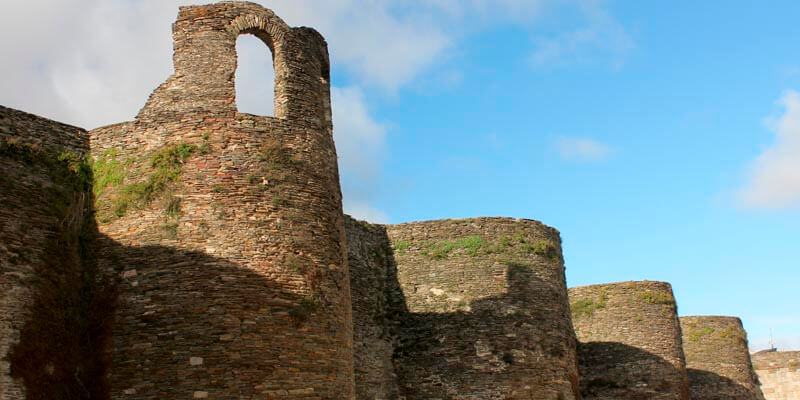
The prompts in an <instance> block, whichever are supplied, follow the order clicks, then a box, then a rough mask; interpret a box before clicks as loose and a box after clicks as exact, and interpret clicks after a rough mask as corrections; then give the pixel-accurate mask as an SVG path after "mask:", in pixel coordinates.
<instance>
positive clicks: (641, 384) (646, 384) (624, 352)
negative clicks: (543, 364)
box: [569, 281, 689, 400]
mask: <svg viewBox="0 0 800 400" xmlns="http://www.w3.org/2000/svg"><path fill="white" fill-rule="evenodd" d="M569 299H570V306H571V308H572V321H573V324H574V326H575V334H576V335H577V337H578V342H579V344H578V360H579V365H580V376H581V394H582V395H583V398H584V400H587V399H588V400H592V399H597V400H612V399H629V398H630V399H633V398H647V399H657V400H689V388H688V378H687V375H686V364H685V360H684V355H683V348H682V347H681V327H680V323H679V321H678V314H677V307H676V305H675V298H674V297H673V295H672V287H671V286H670V284H669V283H665V282H652V281H640V282H620V283H611V284H602V285H591V286H580V287H574V288H570V289H569Z"/></svg>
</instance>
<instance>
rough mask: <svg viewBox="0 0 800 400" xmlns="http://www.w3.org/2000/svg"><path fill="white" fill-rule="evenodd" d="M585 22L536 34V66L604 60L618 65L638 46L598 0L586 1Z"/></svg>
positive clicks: (590, 62) (605, 62)
mask: <svg viewBox="0 0 800 400" xmlns="http://www.w3.org/2000/svg"><path fill="white" fill-rule="evenodd" d="M581 9H582V14H583V16H584V19H585V21H586V22H585V25H584V26H581V27H579V28H577V29H574V30H571V31H567V32H561V33H557V34H554V35H551V36H539V37H536V38H534V45H535V49H534V51H533V53H531V55H530V61H531V63H532V64H533V65H534V66H537V67H552V66H560V65H567V64H595V63H598V62H599V63H602V64H607V65H609V66H611V68H614V69H619V68H621V67H622V65H623V64H624V63H625V60H626V58H627V55H628V53H629V52H630V51H631V50H633V49H634V48H635V44H634V41H633V39H632V38H631V37H630V35H629V34H628V32H627V31H626V30H625V28H624V27H623V26H622V25H621V24H620V23H619V22H618V21H616V20H615V19H614V18H613V17H611V16H610V15H609V14H608V12H607V11H606V10H605V9H603V8H601V7H600V6H598V3H596V2H589V3H585V4H583V7H582V8H581Z"/></svg>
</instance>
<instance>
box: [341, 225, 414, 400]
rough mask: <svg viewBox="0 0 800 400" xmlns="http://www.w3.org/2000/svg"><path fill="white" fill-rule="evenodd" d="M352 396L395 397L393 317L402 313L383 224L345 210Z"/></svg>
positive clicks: (400, 299)
mask: <svg viewBox="0 0 800 400" xmlns="http://www.w3.org/2000/svg"><path fill="white" fill-rule="evenodd" d="M345 231H346V232H347V256H348V265H349V267H350V288H351V293H352V298H353V365H354V369H355V380H356V398H357V399H363V400H375V399H397V398H398V396H399V387H398V382H397V374H396V372H395V365H394V360H393V356H394V350H395V345H396V340H395V338H396V336H397V335H396V331H397V329H396V328H397V326H396V325H397V321H398V319H399V318H400V317H402V316H404V315H406V314H407V312H406V310H405V303H404V302H403V297H402V292H400V287H399V284H398V282H397V266H396V264H395V262H394V256H393V255H392V248H391V245H390V243H389V237H388V236H387V234H386V227H384V226H382V225H373V224H370V223H367V222H363V221H357V220H355V219H353V218H350V217H348V216H345Z"/></svg>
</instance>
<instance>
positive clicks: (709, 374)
mask: <svg viewBox="0 0 800 400" xmlns="http://www.w3.org/2000/svg"><path fill="white" fill-rule="evenodd" d="M681 331H682V332H683V353H684V355H685V356H686V368H687V372H688V374H689V390H690V392H691V398H692V400H711V399H731V400H763V399H764V395H763V394H762V393H761V389H760V388H759V386H758V378H757V377H756V374H755V372H754V371H753V365H752V363H751V361H750V351H749V350H748V347H747V333H746V332H745V331H744V327H743V326H742V321H741V320H740V319H739V318H737V317H725V316H691V317H681Z"/></svg>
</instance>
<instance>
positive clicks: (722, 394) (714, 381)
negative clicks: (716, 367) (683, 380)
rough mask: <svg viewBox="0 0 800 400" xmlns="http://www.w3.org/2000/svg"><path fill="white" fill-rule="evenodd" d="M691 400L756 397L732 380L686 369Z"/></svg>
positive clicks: (748, 398) (739, 399)
mask: <svg viewBox="0 0 800 400" xmlns="http://www.w3.org/2000/svg"><path fill="white" fill-rule="evenodd" d="M686 372H687V373H688V374H689V390H690V392H691V398H692V400H756V399H758V397H757V396H756V394H754V393H753V392H752V391H751V390H749V389H748V388H747V387H745V386H743V385H741V384H739V383H738V382H736V381H734V380H733V379H730V378H726V377H724V376H722V375H718V374H715V373H713V372H710V371H703V370H699V369H693V368H688V369H687V370H686Z"/></svg>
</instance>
